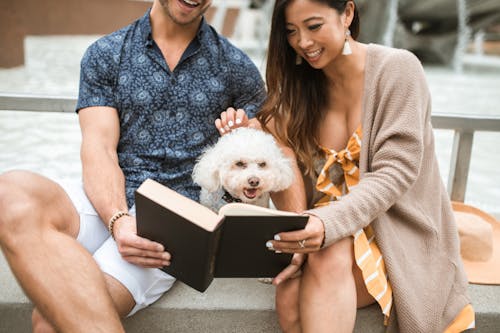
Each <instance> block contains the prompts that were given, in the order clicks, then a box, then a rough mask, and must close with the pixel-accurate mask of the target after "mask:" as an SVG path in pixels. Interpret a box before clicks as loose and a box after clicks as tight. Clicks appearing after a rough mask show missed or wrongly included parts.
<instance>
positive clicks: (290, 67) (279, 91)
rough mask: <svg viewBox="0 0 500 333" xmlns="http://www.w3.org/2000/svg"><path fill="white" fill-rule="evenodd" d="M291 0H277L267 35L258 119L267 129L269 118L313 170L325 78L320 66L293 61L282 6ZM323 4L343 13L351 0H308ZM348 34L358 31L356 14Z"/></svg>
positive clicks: (281, 137)
mask: <svg viewBox="0 0 500 333" xmlns="http://www.w3.org/2000/svg"><path fill="white" fill-rule="evenodd" d="M292 1H293V0H276V2H275V5H274V11H273V17H272V23H271V32H270V38H269V46H268V55H267V66H266V84H267V90H268V97H267V100H266V102H265V103H264V106H263V107H262V110H261V111H260V112H259V113H258V114H257V119H258V120H259V121H260V123H261V124H262V125H263V127H264V128H265V129H267V127H266V125H267V124H268V122H269V121H271V120H272V122H273V124H274V126H273V128H274V134H275V135H276V136H277V138H278V140H280V141H281V142H283V143H284V144H286V145H288V146H290V147H291V148H292V149H293V150H294V151H295V153H296V155H297V159H298V162H299V164H300V165H301V166H302V167H303V168H304V171H305V172H306V173H307V174H309V173H311V172H312V163H313V162H312V157H313V156H314V155H315V154H317V152H318V147H317V138H316V135H317V133H318V126H319V122H320V121H321V119H322V117H323V114H322V111H324V110H325V108H326V106H327V105H326V104H327V101H328V96H327V82H326V77H325V74H324V73H323V71H322V70H318V69H314V68H312V67H311V66H309V64H308V63H307V62H305V61H304V62H303V63H302V64H301V65H296V64H295V59H296V53H295V51H294V50H293V48H292V47H291V46H290V45H289V44H288V39H287V34H286V20H285V9H286V7H287V6H288V5H289V4H290V2H292ZM311 1H314V2H318V3H322V4H325V5H327V6H329V7H331V8H334V9H335V10H337V12H338V13H339V14H342V13H344V11H345V8H346V5H347V3H348V2H349V1H352V0H311ZM349 30H350V31H351V36H352V37H353V38H354V39H356V38H357V37H358V34H359V15H358V11H357V8H355V9H354V18H353V21H352V23H351V25H350V26H349Z"/></svg>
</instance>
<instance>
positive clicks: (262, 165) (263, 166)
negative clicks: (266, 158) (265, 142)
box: [259, 162, 267, 168]
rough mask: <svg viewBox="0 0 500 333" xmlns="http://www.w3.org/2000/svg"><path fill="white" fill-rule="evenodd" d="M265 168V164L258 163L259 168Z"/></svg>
mask: <svg viewBox="0 0 500 333" xmlns="http://www.w3.org/2000/svg"><path fill="white" fill-rule="evenodd" d="M266 166H267V164H266V162H260V163H259V168H265V167H266Z"/></svg>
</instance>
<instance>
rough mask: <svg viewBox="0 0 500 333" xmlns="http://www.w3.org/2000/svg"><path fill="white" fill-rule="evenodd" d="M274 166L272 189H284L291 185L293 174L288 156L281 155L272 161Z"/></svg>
mask: <svg viewBox="0 0 500 333" xmlns="http://www.w3.org/2000/svg"><path fill="white" fill-rule="evenodd" d="M274 165H275V168H276V171H277V172H276V178H275V182H276V183H275V184H274V185H275V189H274V191H283V190H286V189H287V188H288V187H290V185H292V183H293V181H294V179H295V175H294V173H293V169H292V161H291V160H290V159H289V158H288V157H284V156H283V157H281V158H278V159H276V160H275V161H274Z"/></svg>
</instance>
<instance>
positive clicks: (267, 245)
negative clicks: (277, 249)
mask: <svg viewBox="0 0 500 333" xmlns="http://www.w3.org/2000/svg"><path fill="white" fill-rule="evenodd" d="M266 247H267V248H268V249H272V248H273V242H271V241H267V242H266Z"/></svg>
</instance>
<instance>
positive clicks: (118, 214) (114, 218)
mask: <svg viewBox="0 0 500 333" xmlns="http://www.w3.org/2000/svg"><path fill="white" fill-rule="evenodd" d="M123 216H130V214H129V213H127V212H124V211H123V210H119V211H117V212H116V213H114V214H113V216H111V218H110V219H109V223H108V230H109V234H110V235H111V237H113V239H115V235H114V234H113V227H114V225H115V222H116V221H118V219H119V218H121V217H123Z"/></svg>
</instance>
